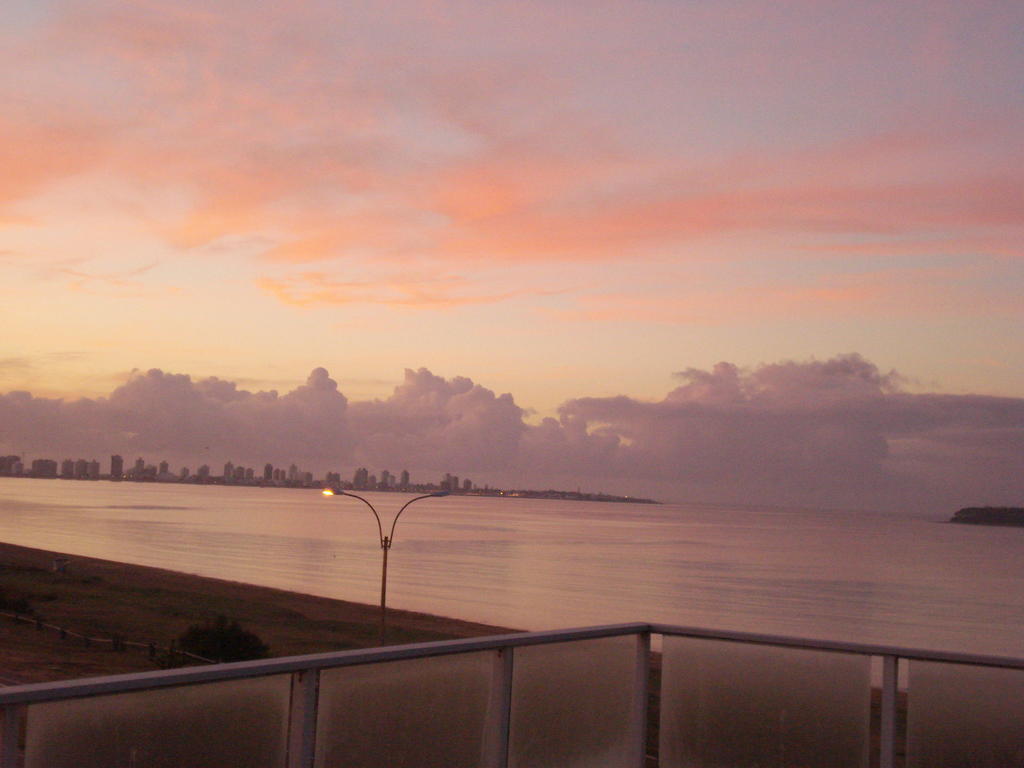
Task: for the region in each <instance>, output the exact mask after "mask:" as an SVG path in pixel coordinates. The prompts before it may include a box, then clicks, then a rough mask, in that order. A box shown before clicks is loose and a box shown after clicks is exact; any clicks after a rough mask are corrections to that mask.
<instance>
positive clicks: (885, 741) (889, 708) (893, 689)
mask: <svg viewBox="0 0 1024 768" xmlns="http://www.w3.org/2000/svg"><path fill="white" fill-rule="evenodd" d="M898 684H899V658H898V657H897V656H883V657H882V713H881V732H880V738H879V749H880V751H881V754H880V755H879V762H878V765H879V768H893V766H894V765H895V764H896V715H897V712H896V699H897V695H898V692H899V691H898Z"/></svg>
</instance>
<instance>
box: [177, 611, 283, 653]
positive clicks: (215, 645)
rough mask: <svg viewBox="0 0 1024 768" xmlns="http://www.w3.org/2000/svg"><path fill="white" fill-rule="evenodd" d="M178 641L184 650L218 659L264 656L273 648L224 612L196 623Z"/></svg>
mask: <svg viewBox="0 0 1024 768" xmlns="http://www.w3.org/2000/svg"><path fill="white" fill-rule="evenodd" d="M178 645H179V647H180V648H181V649H182V650H183V651H188V652H189V653H194V654H196V655H197V656H202V657H204V658H207V659H215V660H217V661H246V660H248V659H262V658H265V657H266V655H267V653H268V652H269V651H270V649H269V648H268V647H267V646H266V645H265V644H264V643H263V641H262V640H260V639H259V637H257V636H256V635H255V634H253V633H252V632H249V631H247V630H244V629H242V627H241V626H239V624H238V622H237V621H228V619H227V617H226V616H223V615H221V616H218V617H217V618H216V619H214V620H213V621H208V622H206V623H204V624H193V625H192V626H191V627H189V628H188V629H187V630H185V633H184V634H183V635H182V636H181V637H180V638H178Z"/></svg>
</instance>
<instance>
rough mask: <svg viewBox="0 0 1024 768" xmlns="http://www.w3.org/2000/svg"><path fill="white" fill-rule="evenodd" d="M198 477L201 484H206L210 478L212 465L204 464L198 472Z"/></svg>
mask: <svg viewBox="0 0 1024 768" xmlns="http://www.w3.org/2000/svg"><path fill="white" fill-rule="evenodd" d="M196 477H197V478H199V482H204V481H205V480H208V479H209V477H210V465H209V464H203V465H202V466H200V467H199V469H197V470H196Z"/></svg>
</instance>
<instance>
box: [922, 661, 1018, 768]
mask: <svg viewBox="0 0 1024 768" xmlns="http://www.w3.org/2000/svg"><path fill="white" fill-rule="evenodd" d="M907 693H908V697H907V698H908V701H909V710H908V713H907V714H908V722H907V766H908V768H954V766H955V767H956V768H961V767H962V768H1010V766H1012V767H1013V768H1018V766H1024V671H1021V670H1015V669H993V668H990V667H973V666H966V665H961V664H940V663H937V662H928V661H911V662H910V686H909V689H908V691H907Z"/></svg>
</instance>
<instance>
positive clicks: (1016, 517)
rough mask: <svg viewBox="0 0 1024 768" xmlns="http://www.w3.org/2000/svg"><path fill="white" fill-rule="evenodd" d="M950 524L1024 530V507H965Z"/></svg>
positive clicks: (958, 511) (952, 518) (951, 519)
mask: <svg viewBox="0 0 1024 768" xmlns="http://www.w3.org/2000/svg"><path fill="white" fill-rule="evenodd" d="M949 522H951V523H963V524H965V525H1000V526H1006V527H1013V528H1024V507H964V508H963V509H960V510H957V512H956V514H954V515H953V517H951V518H950V520H949Z"/></svg>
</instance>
